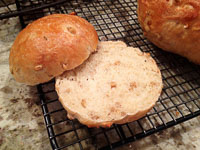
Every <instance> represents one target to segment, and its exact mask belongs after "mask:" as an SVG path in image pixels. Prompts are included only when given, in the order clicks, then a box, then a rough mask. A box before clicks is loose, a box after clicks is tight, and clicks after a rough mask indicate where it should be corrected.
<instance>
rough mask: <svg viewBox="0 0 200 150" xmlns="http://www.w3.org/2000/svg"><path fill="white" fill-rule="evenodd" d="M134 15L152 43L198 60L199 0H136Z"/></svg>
mask: <svg viewBox="0 0 200 150" xmlns="http://www.w3.org/2000/svg"><path fill="white" fill-rule="evenodd" d="M138 19H139V22H140V25H141V27H142V29H143V31H144V35H145V36H146V37H147V38H148V39H149V40H150V41H151V42H152V43H154V44H155V45H157V46H158V47H160V48H161V49H163V50H166V51H169V52H173V53H176V54H179V55H182V56H184V57H186V58H188V59H189V60H190V61H192V62H194V63H196V64H200V44H199V43H200V1H199V0H138Z"/></svg>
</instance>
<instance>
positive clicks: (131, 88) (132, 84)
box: [129, 82, 137, 91]
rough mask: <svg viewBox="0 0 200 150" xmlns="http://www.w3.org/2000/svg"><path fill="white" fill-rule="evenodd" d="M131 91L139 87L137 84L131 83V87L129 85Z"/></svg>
mask: <svg viewBox="0 0 200 150" xmlns="http://www.w3.org/2000/svg"><path fill="white" fill-rule="evenodd" d="M129 86H130V87H129V91H132V90H133V89H134V88H136V87H137V85H136V83H135V82H131V83H130V85H129Z"/></svg>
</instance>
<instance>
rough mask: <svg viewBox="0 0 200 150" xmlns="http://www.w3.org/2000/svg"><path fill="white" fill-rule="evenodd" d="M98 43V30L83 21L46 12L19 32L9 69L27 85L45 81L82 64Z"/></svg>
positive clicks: (72, 16)
mask: <svg viewBox="0 0 200 150" xmlns="http://www.w3.org/2000/svg"><path fill="white" fill-rule="evenodd" d="M97 44H98V36H97V32H96V31H95V29H94V27H93V26H92V25H91V24H90V23H89V22H87V21H86V20H84V19H82V18H80V17H78V16H75V15H66V14H54V15H49V16H46V17H43V18H40V19H38V20H36V21H34V22H32V23H31V24H29V25H28V26H27V27H26V28H25V29H23V30H22V31H21V32H20V33H19V34H18V36H17V38H16V40H15V41H14V44H13V46H12V48H11V51H10V57H9V64H10V72H11V73H12V74H13V76H14V78H15V79H16V81H18V82H22V83H25V84H28V85H36V84H39V83H43V82H47V81H49V80H51V79H52V78H54V77H55V76H58V75H60V74H62V73H63V72H64V71H66V70H70V69H73V68H75V67H77V66H79V65H80V64H82V63H83V62H84V61H85V60H86V59H87V58H88V57H89V55H90V54H91V53H92V52H94V51H95V50H96V48H97Z"/></svg>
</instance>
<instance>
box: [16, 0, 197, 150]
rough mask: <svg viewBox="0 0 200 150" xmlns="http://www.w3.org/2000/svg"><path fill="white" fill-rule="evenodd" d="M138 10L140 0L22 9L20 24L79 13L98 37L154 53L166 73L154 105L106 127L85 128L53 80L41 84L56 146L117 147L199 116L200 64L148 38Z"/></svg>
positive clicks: (24, 5) (77, 1)
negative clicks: (69, 110)
mask: <svg viewBox="0 0 200 150" xmlns="http://www.w3.org/2000/svg"><path fill="white" fill-rule="evenodd" d="M31 2H32V3H31ZM42 2H44V1H42ZM53 2H56V1H52V2H51V3H52V4H53ZM38 3H41V1H40V0H38V1H37V0H35V1H31V0H29V1H23V0H19V1H17V10H24V9H27V10H28V9H30V10H31V9H32V8H35V5H37V4H38ZM49 3H50V1H49ZM30 4H31V5H30ZM41 6H43V5H41ZM136 9H137V1H136V0H107V1H104V0H71V1H65V2H64V3H62V4H56V5H55V4H53V5H51V6H48V7H42V8H41V9H37V10H35V11H34V12H33V11H28V12H27V13H23V12H19V13H20V22H21V24H22V27H25V26H26V25H27V24H28V23H30V22H32V21H33V20H35V19H37V18H40V17H42V16H45V15H49V14H53V13H71V12H76V13H77V15H78V16H80V17H83V18H85V19H86V20H88V21H89V22H90V23H91V24H93V25H94V27H95V29H96V30H97V32H98V35H99V39H100V40H122V41H124V42H126V43H127V44H128V45H130V46H133V47H139V48H140V49H141V50H142V51H144V52H148V53H150V54H151V56H152V57H153V58H154V59H155V61H156V62H157V64H158V66H159V68H160V70H161V73H162V78H163V84H164V87H163V92H162V94H161V96H160V98H159V100H158V101H157V103H156V105H155V107H154V108H153V109H152V110H151V111H150V112H149V113H148V114H147V115H146V116H144V117H143V118H141V119H139V120H137V121H134V122H131V123H126V124H123V125H112V126H111V127H110V128H106V129H104V128H87V127H86V126H84V125H82V124H80V123H79V122H78V121H77V120H69V119H68V118H67V117H66V116H67V112H66V111H65V110H64V108H63V107H62V105H61V104H60V103H59V101H58V97H57V94H56V92H55V88H54V85H55V81H54V80H52V81H50V82H48V83H45V84H41V85H38V86H37V88H38V93H39V96H40V99H41V106H42V110H43V113H44V119H45V123H46V128H47V131H48V135H49V139H50V143H51V146H52V148H53V149H54V150H61V149H62V150H63V149H70V148H77V149H114V148H116V147H119V146H121V145H123V144H125V143H128V142H131V141H135V140H137V139H140V138H143V137H146V136H148V135H151V134H153V133H156V132H158V131H161V130H163V129H166V128H169V127H171V126H174V125H176V124H179V123H181V122H184V121H186V120H189V119H191V118H194V117H196V116H198V115H200V67H199V66H197V65H194V64H192V63H190V62H188V61H187V60H186V59H185V58H182V57H180V56H177V55H175V54H171V53H167V52H164V51H162V50H160V49H158V48H157V47H155V46H154V45H152V44H151V43H150V42H149V41H148V40H146V39H145V38H144V37H143V34H142V30H141V28H140V26H139V23H138V20H137V12H136Z"/></svg>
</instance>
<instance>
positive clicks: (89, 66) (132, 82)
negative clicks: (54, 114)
mask: <svg viewBox="0 0 200 150" xmlns="http://www.w3.org/2000/svg"><path fill="white" fill-rule="evenodd" d="M161 90H162V79H161V73H160V70H159V68H158V67H157V65H156V63H155V61H154V60H153V59H152V58H151V56H150V55H149V54H146V53H143V52H141V51H140V50H139V49H137V48H132V47H127V46H126V44H125V43H123V42H121V41H116V42H112V41H105V42H99V44H98V48H97V52H96V53H94V54H92V55H90V57H89V59H87V60H86V61H85V62H84V63H83V64H82V65H80V66H79V67H77V68H75V69H73V70H70V71H66V72H65V73H63V74H62V75H61V76H58V77H56V91H57V93H58V96H59V100H60V102H61V103H62V105H63V106H64V108H65V109H66V110H67V112H68V117H69V118H70V119H73V118H77V119H78V120H79V121H80V122H81V123H82V124H85V125H87V126H88V127H99V126H102V127H106V126H110V125H112V124H113V123H116V124H123V123H126V122H131V121H133V120H136V119H139V118H140V117H142V116H144V115H145V114H146V113H147V112H148V111H149V110H150V109H151V108H152V107H153V106H154V105H155V103H156V101H157V100H158V97H159V96H160V93H161Z"/></svg>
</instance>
